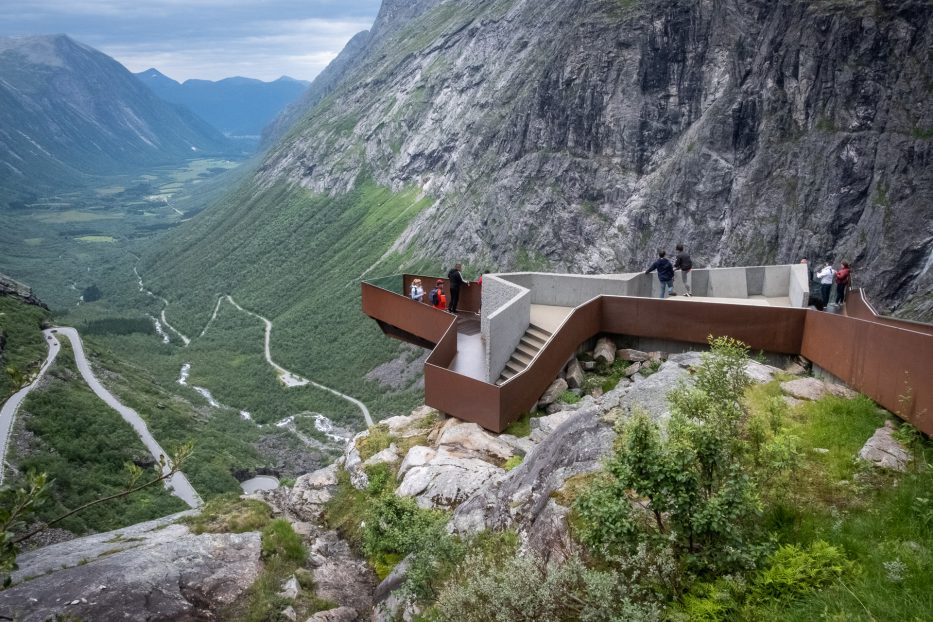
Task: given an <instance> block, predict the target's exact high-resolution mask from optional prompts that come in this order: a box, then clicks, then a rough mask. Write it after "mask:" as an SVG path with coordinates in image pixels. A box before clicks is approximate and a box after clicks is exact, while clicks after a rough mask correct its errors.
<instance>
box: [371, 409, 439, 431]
mask: <svg viewBox="0 0 933 622" xmlns="http://www.w3.org/2000/svg"><path fill="white" fill-rule="evenodd" d="M439 416H440V413H438V412H437V411H436V410H434V409H433V408H431V407H430V406H421V407H419V408H416V409H415V410H413V411H412V412H411V414H410V415H399V416H398V417H389V418H388V419H383V420H382V421H380V422H379V424H380V425H383V426H385V427H386V428H387V429H388V430H389V434H390V435H391V436H394V437H395V438H411V437H413V436H419V435H421V434H427V433H428V431H429V430H430V429H431V427H432V426H433V425H434V422H435V421H437V419H438V417H439Z"/></svg>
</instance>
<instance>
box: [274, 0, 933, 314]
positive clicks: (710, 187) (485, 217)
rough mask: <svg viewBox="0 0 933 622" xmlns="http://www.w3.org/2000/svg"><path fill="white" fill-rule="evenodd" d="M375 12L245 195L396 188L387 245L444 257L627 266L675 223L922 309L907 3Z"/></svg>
mask: <svg viewBox="0 0 933 622" xmlns="http://www.w3.org/2000/svg"><path fill="white" fill-rule="evenodd" d="M389 5H391V6H389ZM399 5H400V3H398V2H394V1H393V2H387V3H385V6H384V7H383V9H384V10H383V11H382V12H381V13H380V16H379V18H378V19H377V21H376V24H375V25H374V26H373V30H372V33H373V34H372V35H371V36H370V37H368V38H366V39H365V40H354V42H353V45H352V49H351V53H350V54H349V56H350V57H351V61H350V64H349V66H347V65H343V64H342V65H341V67H340V73H341V79H340V81H339V82H338V83H336V84H334V85H333V88H332V90H331V91H330V97H328V98H326V99H323V100H320V101H319V102H318V103H317V105H315V106H313V107H311V108H310V109H308V110H307V111H306V113H305V117H304V119H303V120H302V121H301V122H300V124H299V125H300V128H301V129H300V131H297V132H294V133H293V134H292V135H291V136H289V137H288V138H287V139H286V141H285V142H283V143H281V144H279V145H276V146H274V147H273V149H272V150H271V151H270V152H269V155H268V157H267V159H266V161H265V162H264V164H263V166H262V170H261V172H260V185H262V186H269V185H271V184H272V183H273V182H276V181H287V182H294V183H297V184H300V185H302V186H304V187H306V188H310V189H313V190H314V191H317V192H322V193H335V192H343V191H345V190H346V189H349V188H352V187H353V185H354V183H355V179H356V177H357V175H358V173H359V171H360V170H366V171H369V172H370V174H371V175H372V176H373V177H374V178H375V180H376V181H377V182H378V183H380V184H383V185H385V186H388V187H393V188H398V187H401V186H404V185H407V184H415V185H417V186H419V187H421V188H422V189H423V190H424V191H425V192H426V193H427V194H428V195H429V196H431V197H432V198H434V199H435V200H436V204H435V206H434V208H433V209H430V210H425V211H424V212H423V213H422V214H421V215H420V216H419V218H418V219H417V220H416V221H415V222H414V223H412V224H411V226H410V227H409V229H408V231H407V232H406V233H405V234H403V235H402V236H401V238H400V239H399V240H398V244H399V248H408V249H412V250H413V251H414V252H415V253H417V254H423V255H425V256H430V257H432V258H440V259H442V260H443V261H444V262H445V263H449V260H453V259H462V258H464V257H468V258H470V259H471V260H473V261H474V263H476V264H490V265H498V266H503V267H505V266H516V265H518V264H519V263H520V262H521V261H523V260H525V259H527V258H529V257H530V258H532V259H533V260H535V261H536V262H538V261H540V262H541V263H547V264H550V265H551V266H553V267H556V268H562V269H570V270H573V271H584V272H613V271H619V269H620V268H621V269H623V270H630V269H640V268H642V267H643V266H644V265H645V264H644V262H645V260H646V258H648V257H651V256H652V255H653V254H654V250H655V249H656V248H658V247H662V248H668V249H670V248H671V246H672V244H673V243H675V242H678V241H681V237H682V236H683V235H684V232H686V234H687V235H688V236H689V238H690V239H689V240H688V243H690V244H691V252H692V254H693V259H694V262H695V264H697V265H704V266H705V265H714V266H716V265H760V264H770V263H782V262H784V263H786V262H796V261H798V260H799V259H800V258H801V257H810V258H811V260H815V259H816V258H823V257H825V256H826V255H832V256H833V258H834V259H835V261H836V262H837V263H838V261H839V260H841V259H844V258H845V259H849V260H850V261H853V262H854V264H855V266H856V271H857V274H858V275H859V277H860V283H862V284H864V285H865V286H866V287H867V288H868V289H869V290H870V293H871V294H872V296H873V298H875V299H876V300H878V301H880V302H881V303H883V304H884V305H885V306H886V307H888V308H894V307H898V306H905V307H906V306H910V309H909V310H910V312H911V313H913V314H914V315H916V316H917V317H930V316H931V313H933V298H931V297H930V296H929V293H928V292H929V291H930V289H931V287H930V286H931V284H933V270H929V269H928V268H929V259H930V257H931V253H933V229H931V226H933V225H931V220H930V218H929V206H928V203H927V201H926V197H928V196H930V195H931V193H933V175H931V167H930V166H929V162H930V158H931V154H933V152H931V128H933V104H931V100H930V98H929V96H928V95H929V93H928V89H927V85H928V84H929V82H930V70H929V63H928V50H929V49H930V47H931V45H933V5H931V4H930V3H929V2H922V1H918V0H851V1H848V2H828V1H824V2H816V1H813V2H794V1H790V0H775V1H773V2H761V1H760V0H730V1H729V2H712V1H709V0H702V1H698V2H677V1H674V0H643V1H639V2H621V3H620V2H604V1H602V0H556V1H553V2H547V3H542V2H533V1H528V0H526V1H521V2H511V1H509V2H506V1H504V0H503V1H499V0H493V1H489V0H461V1H459V2H439V1H437V0H424V1H419V2H414V3H408V4H406V5H405V7H404V9H403V8H401V7H400V6H399ZM401 16H404V17H401ZM413 33H418V34H417V37H415V36H414V35H413ZM361 44H362V45H361ZM477 180H482V183H479V184H478V183H477ZM502 205H509V206H510V209H509V210H502V209H501V206H502ZM523 258H524V259H523ZM911 298H914V299H915V300H914V304H913V305H908V304H907V303H908V301H910V300H911Z"/></svg>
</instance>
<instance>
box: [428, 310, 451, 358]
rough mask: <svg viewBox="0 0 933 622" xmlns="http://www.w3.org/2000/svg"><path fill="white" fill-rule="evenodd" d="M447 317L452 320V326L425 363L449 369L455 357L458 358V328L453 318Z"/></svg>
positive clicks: (445, 332)
mask: <svg viewBox="0 0 933 622" xmlns="http://www.w3.org/2000/svg"><path fill="white" fill-rule="evenodd" d="M445 315H447V317H448V318H449V319H450V325H449V326H448V327H447V330H446V331H444V335H443V336H442V337H441V338H440V340H438V342H437V346H436V347H435V348H434V351H433V352H431V354H430V355H429V356H428V359H427V361H425V362H426V363H429V364H431V365H437V366H438V367H443V368H444V369H447V368H448V367H450V363H451V361H453V360H454V357H455V356H457V328H456V325H455V320H454V318H453V316H451V315H449V314H445Z"/></svg>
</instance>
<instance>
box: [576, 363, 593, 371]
mask: <svg viewBox="0 0 933 622" xmlns="http://www.w3.org/2000/svg"><path fill="white" fill-rule="evenodd" d="M580 365H581V366H582V367H583V371H593V370H594V369H596V362H595V361H583V362H582V363H580Z"/></svg>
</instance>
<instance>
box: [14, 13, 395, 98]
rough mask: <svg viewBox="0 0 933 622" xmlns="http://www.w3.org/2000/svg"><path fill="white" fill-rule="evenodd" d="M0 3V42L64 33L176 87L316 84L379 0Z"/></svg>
mask: <svg viewBox="0 0 933 622" xmlns="http://www.w3.org/2000/svg"><path fill="white" fill-rule="evenodd" d="M9 4H12V3H0V36H2V35H24V34H48V33H58V32H64V33H67V34H69V35H70V36H72V37H73V38H75V39H77V40H79V41H82V42H83V43H87V44H88V45H91V46H93V47H96V48H98V49H100V50H101V51H103V52H104V53H106V54H109V55H110V56H113V57H114V58H116V59H117V60H118V61H120V62H121V63H123V64H124V65H125V66H126V67H127V68H128V69H130V70H131V71H142V70H144V69H148V68H149V67H155V68H156V69H158V70H159V71H161V72H163V73H165V74H166V75H168V76H171V77H172V78H175V79H176V80H181V81H183V80H187V79H189V78H201V79H210V80H218V79H221V78H225V77H230V76H233V75H244V76H248V77H252V78H259V79H262V80H273V79H275V78H278V77H279V76H282V75H290V76H292V77H294V78H300V79H306V80H310V79H312V78H314V76H316V75H317V74H318V73H319V72H320V71H321V70H322V69H323V68H324V67H326V66H327V63H329V62H330V61H331V60H332V59H333V58H334V57H335V56H336V55H337V54H338V53H339V52H340V50H341V49H342V48H343V46H344V45H345V44H346V42H347V41H348V40H349V39H350V38H351V37H352V36H353V35H355V34H356V33H357V32H359V31H361V30H365V29H368V28H369V27H370V26H371V25H372V22H373V19H374V18H375V16H376V13H377V12H378V10H379V4H380V0H266V1H261V0H147V1H127V0H67V1H63V0H31V1H30V3H29V5H28V7H18V8H17V9H18V10H17V9H14V8H13V7H11V6H9Z"/></svg>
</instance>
